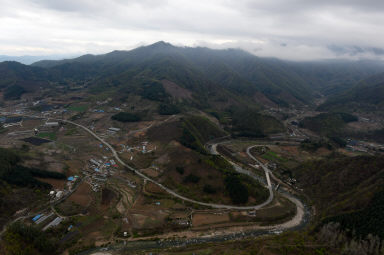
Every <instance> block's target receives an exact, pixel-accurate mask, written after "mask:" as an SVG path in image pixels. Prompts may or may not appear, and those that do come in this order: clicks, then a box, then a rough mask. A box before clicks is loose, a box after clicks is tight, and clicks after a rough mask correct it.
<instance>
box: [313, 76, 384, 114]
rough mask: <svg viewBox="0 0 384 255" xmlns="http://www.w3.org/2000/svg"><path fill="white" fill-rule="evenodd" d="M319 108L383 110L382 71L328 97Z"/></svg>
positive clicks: (383, 88) (383, 83)
mask: <svg viewBox="0 0 384 255" xmlns="http://www.w3.org/2000/svg"><path fill="white" fill-rule="evenodd" d="M319 110H326V111H330V110H342V111H358V110H362V111H377V110H379V111H383V110H384V73H380V74H377V75H373V76H371V77H369V78H367V79H364V80H362V81H360V82H359V83H358V84H357V85H355V86H353V87H351V88H349V89H348V90H346V91H344V92H343V93H341V94H339V95H335V96H332V97H330V98H329V99H328V100H327V101H326V102H325V103H324V104H322V105H320V107H319Z"/></svg>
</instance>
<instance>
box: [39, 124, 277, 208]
mask: <svg viewBox="0 0 384 255" xmlns="http://www.w3.org/2000/svg"><path fill="white" fill-rule="evenodd" d="M34 117H35V118H36V116H34ZM37 118H43V117H37ZM50 119H53V120H57V121H61V122H65V123H69V124H72V125H75V126H77V127H80V128H82V129H84V130H85V131H87V132H88V133H89V134H91V135H92V136H93V137H94V138H96V139H97V140H99V141H100V142H101V143H103V144H104V145H105V146H107V147H108V148H109V149H110V150H111V152H112V154H113V157H114V158H115V159H116V160H117V161H118V162H119V163H120V164H121V165H123V166H125V167H126V168H128V169H129V170H131V171H132V172H134V173H135V174H137V175H138V176H140V177H141V178H143V179H144V180H146V181H150V182H152V183H154V184H156V185H157V186H159V187H160V188H162V189H163V190H165V191H166V192H167V193H169V194H171V195H172V196H174V197H176V198H179V199H181V200H184V201H187V202H190V203H193V204H198V205H202V206H207V207H211V208H215V209H232V210H258V209H260V208H262V207H264V206H265V205H267V204H269V203H270V202H271V201H272V199H273V195H272V198H271V196H269V198H268V200H267V201H265V202H263V203H262V204H259V205H253V206H233V205H222V204H213V203H205V202H200V201H196V200H193V199H190V198H187V197H184V196H182V195H180V194H178V193H176V192H174V191H173V190H171V189H169V188H167V187H165V186H164V185H162V184H161V183H159V182H157V181H155V180H153V179H151V178H149V177H148V176H146V175H144V174H142V173H141V172H140V171H139V170H137V169H135V168H133V167H131V166H129V165H128V164H126V163H125V162H124V161H123V160H121V159H120V157H119V155H118V153H117V152H116V150H115V149H114V148H113V147H112V146H111V145H110V144H109V143H108V142H106V141H105V140H104V139H102V138H101V137H99V136H98V135H96V134H95V133H94V132H93V131H92V130H90V129H89V128H87V127H85V126H83V125H81V124H78V123H76V122H73V121H70V120H64V119H56V118H50ZM245 171H246V170H245ZM251 177H252V176H251ZM268 189H269V190H270V193H271V192H272V194H273V190H272V186H269V187H268Z"/></svg>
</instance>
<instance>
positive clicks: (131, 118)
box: [111, 112, 141, 122]
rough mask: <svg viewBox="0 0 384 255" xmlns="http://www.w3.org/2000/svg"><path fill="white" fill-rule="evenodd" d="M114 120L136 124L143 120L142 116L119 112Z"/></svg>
mask: <svg viewBox="0 0 384 255" xmlns="http://www.w3.org/2000/svg"><path fill="white" fill-rule="evenodd" d="M111 119H113V120H117V121H120V122H136V121H140V120H141V116H140V115H138V114H136V113H129V112H119V113H117V114H115V115H113V116H112V117H111Z"/></svg>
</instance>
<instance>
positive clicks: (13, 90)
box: [4, 85, 26, 100]
mask: <svg viewBox="0 0 384 255" xmlns="http://www.w3.org/2000/svg"><path fill="white" fill-rule="evenodd" d="M25 92H26V91H25V89H24V88H23V87H21V86H19V85H12V86H9V87H8V88H6V89H5V91H4V99H5V100H17V99H20V97H21V95H23V94H24V93H25Z"/></svg>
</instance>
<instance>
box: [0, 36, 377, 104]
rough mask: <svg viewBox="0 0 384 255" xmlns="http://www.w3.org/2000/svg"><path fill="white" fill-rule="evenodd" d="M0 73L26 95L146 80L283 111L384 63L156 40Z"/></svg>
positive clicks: (2, 67)
mask: <svg viewBox="0 0 384 255" xmlns="http://www.w3.org/2000/svg"><path fill="white" fill-rule="evenodd" d="M0 72H1V75H2V77H4V78H3V79H2V82H1V84H0V86H1V87H2V88H6V87H9V86H12V85H18V86H22V87H24V89H26V90H27V91H28V89H30V88H29V87H28V86H29V85H28V84H36V83H38V84H39V85H42V84H44V83H48V82H61V83H64V84H65V83H66V82H68V81H72V82H80V81H84V80H87V81H92V85H91V86H93V87H99V90H103V89H109V88H111V87H113V88H120V89H123V90H124V88H126V89H127V88H128V87H135V88H134V89H129V91H134V90H137V87H140V86H142V85H143V84H145V83H148V81H157V82H160V83H161V82H162V81H164V80H166V81H171V82H173V83H175V84H177V86H179V87H181V88H184V89H187V90H189V91H190V92H191V93H192V95H193V97H194V98H198V99H199V98H200V99H202V98H203V99H204V100H216V101H220V100H221V101H228V100H234V101H243V102H246V103H247V104H248V103H255V104H256V105H267V106H276V105H279V106H285V107H287V106H289V105H302V104H311V103H312V102H313V99H314V98H316V97H317V96H318V95H319V94H323V95H326V96H328V95H332V94H338V93H342V92H344V91H345V90H348V89H349V88H350V87H351V86H352V85H354V84H356V83H357V82H359V81H361V80H362V79H365V78H368V77H369V76H371V75H374V74H377V73H380V72H384V65H383V63H381V62H376V61H318V62H289V61H282V60H278V59H274V58H260V57H256V56H254V55H252V54H250V53H248V52H245V51H243V50H239V49H227V50H212V49H208V48H201V47H198V48H190V47H175V46H173V45H171V44H169V43H166V42H162V41H161V42H157V43H155V44H152V45H149V46H143V47H139V48H136V49H134V50H130V51H113V52H110V53H107V54H103V55H90V54H88V55H83V56H81V57H78V58H74V59H65V60H43V61H38V62H35V63H33V64H32V65H30V66H26V65H22V64H17V63H10V62H3V63H0ZM26 74H28V75H26ZM200 101H202V100H200Z"/></svg>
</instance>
